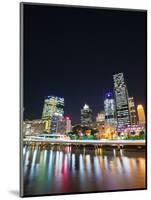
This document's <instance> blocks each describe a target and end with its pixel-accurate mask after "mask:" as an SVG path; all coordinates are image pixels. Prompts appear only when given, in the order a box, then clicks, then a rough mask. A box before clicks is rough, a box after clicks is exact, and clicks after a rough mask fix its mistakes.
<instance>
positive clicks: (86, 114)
mask: <svg viewBox="0 0 151 200" xmlns="http://www.w3.org/2000/svg"><path fill="white" fill-rule="evenodd" d="M91 123H92V110H91V109H90V107H89V106H88V105H87V104H85V105H84V106H83V109H81V124H82V125H83V126H89V125H90V124H91Z"/></svg>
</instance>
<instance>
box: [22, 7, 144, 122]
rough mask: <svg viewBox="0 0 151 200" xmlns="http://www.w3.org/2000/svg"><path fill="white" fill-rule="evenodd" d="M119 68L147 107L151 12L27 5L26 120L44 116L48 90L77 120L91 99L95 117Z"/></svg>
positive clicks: (25, 46)
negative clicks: (148, 19)
mask: <svg viewBox="0 0 151 200" xmlns="http://www.w3.org/2000/svg"><path fill="white" fill-rule="evenodd" d="M118 72H123V73H124V78H125V80H126V83H127V87H128V92H129V96H134V98H135V102H136V104H143V105H144V106H145V108H146V105H145V104H146V12H142V11H141V12H139V11H135V12H134V11H119V10H103V9H91V8H89V9H85V8H75V7H72V8H70V7H67V8H66V7H62V8H61V7H55V6H44V5H27V4H25V6H24V119H38V118H41V115H42V110H43V103H44V98H45V96H48V95H56V96H60V97H64V98H65V107H64V111H65V115H68V116H71V119H72V121H73V122H74V123H78V122H79V121H80V109H81V108H82V107H83V105H84V104H85V103H87V104H88V105H89V106H90V108H91V109H92V110H93V117H94V118H95V117H96V114H97V113H98V112H99V111H101V110H103V106H104V104H103V101H104V95H105V92H108V91H113V77H112V76H113V74H115V73H118Z"/></svg>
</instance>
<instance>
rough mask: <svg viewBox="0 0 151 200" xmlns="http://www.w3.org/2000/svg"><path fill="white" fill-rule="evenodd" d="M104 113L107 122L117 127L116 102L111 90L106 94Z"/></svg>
mask: <svg viewBox="0 0 151 200" xmlns="http://www.w3.org/2000/svg"><path fill="white" fill-rule="evenodd" d="M104 113H105V124H106V125H110V126H112V127H115V126H116V118H115V102H114V99H113V94H112V93H111V92H108V93H106V94H105V100H104Z"/></svg>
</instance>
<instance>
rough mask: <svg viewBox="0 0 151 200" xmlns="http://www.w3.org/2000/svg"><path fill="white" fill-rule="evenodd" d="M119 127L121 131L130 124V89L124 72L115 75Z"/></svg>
mask: <svg viewBox="0 0 151 200" xmlns="http://www.w3.org/2000/svg"><path fill="white" fill-rule="evenodd" d="M113 81H114V93H115V107H116V117H117V129H118V130H119V131H120V130H121V129H123V128H126V127H127V126H128V125H130V115H129V107H128V91H127V87H126V84H125V81H124V76H123V73H119V74H115V75H113Z"/></svg>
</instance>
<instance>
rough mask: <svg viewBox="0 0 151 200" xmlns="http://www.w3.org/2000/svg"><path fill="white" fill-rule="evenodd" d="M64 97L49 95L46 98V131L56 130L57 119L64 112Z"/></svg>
mask: <svg viewBox="0 0 151 200" xmlns="http://www.w3.org/2000/svg"><path fill="white" fill-rule="evenodd" d="M63 108H64V98H61V97H57V96H48V97H47V98H46V99H45V100H44V107H43V112H42V120H43V122H44V124H45V132H51V133H52V132H56V127H57V121H58V120H59V117H61V116H63V114H64V110H63Z"/></svg>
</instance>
